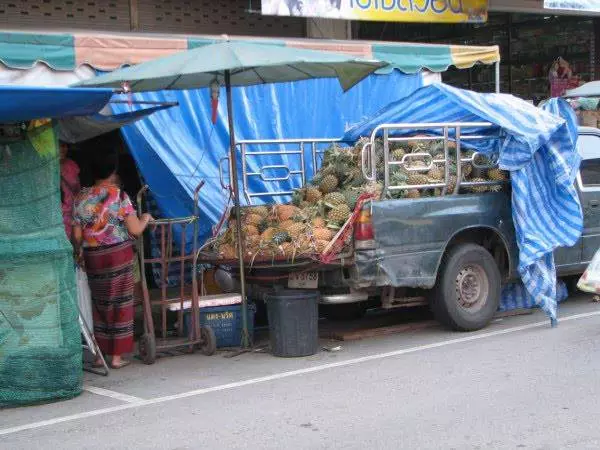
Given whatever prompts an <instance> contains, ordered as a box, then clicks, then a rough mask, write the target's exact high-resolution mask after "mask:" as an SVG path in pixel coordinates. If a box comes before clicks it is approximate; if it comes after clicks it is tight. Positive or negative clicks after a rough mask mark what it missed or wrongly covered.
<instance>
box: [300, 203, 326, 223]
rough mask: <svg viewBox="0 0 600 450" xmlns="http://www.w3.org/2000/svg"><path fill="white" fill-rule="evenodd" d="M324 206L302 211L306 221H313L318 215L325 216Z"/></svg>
mask: <svg viewBox="0 0 600 450" xmlns="http://www.w3.org/2000/svg"><path fill="white" fill-rule="evenodd" d="M322 209H323V206H322V205H310V206H308V207H306V208H304V209H303V210H302V213H303V215H304V216H305V217H306V219H307V220H308V219H313V218H315V217H317V216H318V215H323V211H322Z"/></svg>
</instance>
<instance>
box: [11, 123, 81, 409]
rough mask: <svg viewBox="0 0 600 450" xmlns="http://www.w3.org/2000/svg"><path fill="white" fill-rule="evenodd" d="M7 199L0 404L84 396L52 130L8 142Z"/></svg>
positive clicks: (72, 276)
mask: <svg viewBox="0 0 600 450" xmlns="http://www.w3.org/2000/svg"><path fill="white" fill-rule="evenodd" d="M0 193H1V194H0V406H16V405H25V404H31V403H37V402H46V401H51V400H56V399H63V398H69V397H73V396H76V395H78V394H79V393H81V389H82V381H83V379H82V367H81V335H80V330H79V322H78V310H77V288H76V282H75V272H74V268H73V259H72V249H71V245H70V243H69V242H68V241H67V238H66V236H65V233H64V228H63V222H62V212H61V208H60V172H59V158H58V145H57V140H56V133H55V130H54V129H53V128H52V127H51V126H49V125H46V126H44V127H40V128H37V129H36V130H35V131H34V132H30V133H29V138H28V140H26V141H21V142H19V143H16V144H10V146H9V147H6V146H4V145H2V144H0Z"/></svg>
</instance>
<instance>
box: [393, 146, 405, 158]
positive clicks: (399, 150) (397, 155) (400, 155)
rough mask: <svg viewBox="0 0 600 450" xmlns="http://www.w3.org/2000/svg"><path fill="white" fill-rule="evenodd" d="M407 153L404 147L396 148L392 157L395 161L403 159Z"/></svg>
mask: <svg viewBox="0 0 600 450" xmlns="http://www.w3.org/2000/svg"><path fill="white" fill-rule="evenodd" d="M405 154H406V153H405V152H404V150H403V149H402V148H397V149H396V150H394V151H393V152H392V159H393V160H394V161H402V158H404V155H405Z"/></svg>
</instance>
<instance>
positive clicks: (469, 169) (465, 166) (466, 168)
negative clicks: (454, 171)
mask: <svg viewBox="0 0 600 450" xmlns="http://www.w3.org/2000/svg"><path fill="white" fill-rule="evenodd" d="M461 170H462V174H463V176H464V177H470V176H471V174H472V173H473V166H472V165H471V164H470V163H462V165H461Z"/></svg>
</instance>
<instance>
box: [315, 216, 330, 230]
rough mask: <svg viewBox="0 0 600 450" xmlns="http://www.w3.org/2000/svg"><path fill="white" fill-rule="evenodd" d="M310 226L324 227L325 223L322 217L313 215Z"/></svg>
mask: <svg viewBox="0 0 600 450" xmlns="http://www.w3.org/2000/svg"><path fill="white" fill-rule="evenodd" d="M312 226H313V227H315V228H325V227H326V226H327V223H325V220H324V219H323V218H322V217H315V218H314V219H313V220H312Z"/></svg>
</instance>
